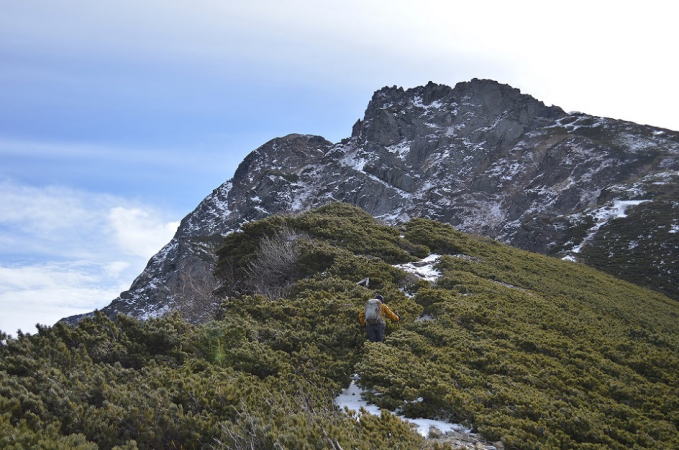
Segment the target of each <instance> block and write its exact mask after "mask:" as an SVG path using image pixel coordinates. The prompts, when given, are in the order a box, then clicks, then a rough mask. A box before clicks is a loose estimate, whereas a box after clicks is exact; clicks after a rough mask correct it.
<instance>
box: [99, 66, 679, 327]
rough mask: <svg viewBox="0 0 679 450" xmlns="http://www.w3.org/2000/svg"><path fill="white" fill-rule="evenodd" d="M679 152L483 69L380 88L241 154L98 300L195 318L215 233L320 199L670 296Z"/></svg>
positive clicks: (631, 127) (673, 135)
mask: <svg viewBox="0 0 679 450" xmlns="http://www.w3.org/2000/svg"><path fill="white" fill-rule="evenodd" d="M678 155H679V133H677V132H673V131H670V130H664V129H660V128H654V127H650V126H645V125H637V124H634V123H631V122H625V121H618V120H614V119H608V118H602V117H595V116H590V115H587V114H583V113H566V112H564V111H563V110H562V109H561V108H559V107H556V106H550V107H548V106H546V105H545V104H544V103H543V102H541V101H539V100H536V99H535V98H533V97H531V96H530V95H527V94H522V93H521V92H520V91H519V90H518V89H515V88H512V87H511V86H508V85H503V84H500V83H498V82H495V81H492V80H479V79H473V80H471V81H468V82H460V83H457V84H456V85H455V87H452V88H451V87H449V86H446V85H441V84H436V83H433V82H430V83H428V84H427V85H425V86H418V87H415V88H410V89H405V90H404V89H403V88H399V87H395V86H392V87H384V88H381V89H379V90H378V91H376V92H375V93H374V94H373V96H372V98H371V100H370V102H369V103H368V106H367V108H366V112H365V114H364V117H363V118H362V119H359V120H358V121H357V122H356V123H355V124H354V126H353V127H352V133H351V136H350V137H348V138H345V139H342V140H340V141H339V142H337V143H331V142H329V141H327V140H326V139H324V138H323V137H321V136H313V135H303V134H290V135H287V136H284V137H281V138H274V139H272V140H270V141H268V142H266V143H265V144H263V145H262V146H260V147H258V148H257V149H255V150H254V151H252V152H251V153H250V154H248V156H246V158H245V159H244V160H243V162H242V163H241V164H240V165H239V166H238V168H237V170H236V171H235V174H234V176H233V178H232V179H231V180H229V181H227V182H225V183H224V184H222V185H221V186H219V187H218V188H216V189H215V190H214V191H213V192H212V193H211V194H209V195H208V196H207V197H206V199H205V200H203V201H202V202H201V203H200V204H199V205H198V206H197V207H196V209H195V210H194V211H193V212H191V213H190V214H188V215H187V216H186V217H185V218H184V219H182V222H181V225H180V227H179V229H178V231H177V234H176V235H175V237H174V238H173V239H172V241H171V242H170V243H169V244H168V245H166V246H165V247H164V248H163V250H161V252H159V253H158V254H157V255H156V256H154V257H153V258H151V260H150V261H149V264H148V265H147V267H146V269H145V270H144V272H142V274H141V275H140V276H139V277H138V278H137V279H136V280H135V281H134V283H133V284H132V286H131V288H130V289H129V290H128V291H126V292H123V293H122V294H121V296H120V297H119V298H118V299H116V300H114V301H113V302H112V304H111V305H109V306H108V307H106V308H104V311H105V312H107V313H110V314H115V313H116V312H123V313H127V314H132V315H134V316H137V317H152V316H154V315H159V314H163V313H166V312H167V311H170V310H179V311H180V312H182V311H183V312H182V314H184V315H185V317H187V318H189V319H190V320H196V321H202V320H207V318H208V317H209V316H210V314H212V312H213V311H214V305H216V303H217V299H216V298H214V297H213V296H212V295H211V294H210V293H209V292H208V290H207V288H217V287H218V286H217V285H216V280H215V279H214V276H213V275H212V272H213V270H214V267H215V266H214V264H215V260H214V256H211V255H212V254H214V252H215V251H216V248H217V247H218V245H219V242H220V240H221V239H222V238H223V236H226V235H228V234H229V233H231V232H233V231H235V230H238V229H240V227H241V226H242V225H243V224H245V223H248V222H250V221H252V220H257V219H261V218H264V217H267V216H269V215H272V214H280V213H288V214H294V213H298V212H301V211H304V210H307V209H310V208H313V207H317V206H320V205H323V204H326V203H329V202H333V201H344V202H348V203H351V204H354V205H357V206H359V207H361V208H363V209H365V210H366V211H368V212H369V213H370V214H372V215H373V216H375V217H377V218H378V219H380V220H382V221H384V222H385V223H392V224H393V223H398V222H404V221H407V220H408V219H410V218H412V217H430V218H432V219H436V220H439V221H442V222H445V223H450V224H452V225H453V226H455V227H457V228H459V229H461V230H463V231H467V232H472V233H479V234H483V235H486V236H489V237H492V238H495V239H499V240H500V241H502V242H506V243H509V244H512V245H515V246H517V247H520V248H524V249H527V250H532V251H537V252H540V253H545V254H550V255H553V256H557V257H562V258H569V259H571V260H578V261H581V262H584V263H587V264H591V265H593V266H594V267H598V268H600V269H603V270H607V271H608V272H609V273H612V274H614V275H616V276H619V277H621V278H627V279H631V280H633V281H636V282H638V283H640V284H643V285H646V286H652V287H654V288H655V289H658V290H660V291H662V292H665V293H666V294H668V295H670V296H673V297H675V298H679V291H678V290H677V287H676V286H674V283H673V281H672V280H673V279H675V278H676V276H679V273H677V269H675V267H679V234H677V233H676V231H674V230H675V228H674V227H679V204H678V203H677V202H676V201H674V200H673V198H676V196H675V194H679V158H678V157H677V156H678ZM620 202H622V203H620ZM636 202H638V203H636ZM621 205H622V206H621ZM616 211H617V213H616ZM641 217H644V220H643V221H642V220H641V219H640V218H641ZM630 230H635V231H634V233H631V234H630ZM648 236H650V237H648ZM633 243H636V246H635V245H634V244H633ZM609 249H610V251H608V250H609ZM651 250H652V251H651ZM607 251H608V252H607ZM639 268H642V271H643V274H642V275H643V276H640V275H639V274H637V273H636V272H638V269H639ZM187 273H188V274H189V275H187ZM196 286H200V287H201V288H200V289H196ZM198 305H200V307H199V306H198ZM210 305H212V306H210ZM195 311H205V313H196V312H195Z"/></svg>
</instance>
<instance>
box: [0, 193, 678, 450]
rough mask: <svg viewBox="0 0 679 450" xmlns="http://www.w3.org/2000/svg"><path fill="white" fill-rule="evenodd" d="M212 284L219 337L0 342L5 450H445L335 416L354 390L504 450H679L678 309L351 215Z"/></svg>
mask: <svg viewBox="0 0 679 450" xmlns="http://www.w3.org/2000/svg"><path fill="white" fill-rule="evenodd" d="M432 253H434V254H432ZM437 255H438V256H437ZM422 259H425V260H426V262H427V264H428V265H429V266H431V264H432V261H436V262H435V263H434V264H433V267H431V268H430V269H428V270H425V269H423V267H424V265H422V264H421V263H419V262H418V261H421V260H422ZM217 267H218V270H217V277H218V279H219V280H220V281H222V282H223V285H222V292H221V294H220V295H228V297H225V299H224V302H223V304H222V307H221V308H220V314H219V315H220V319H219V320H217V321H212V322H208V323H205V324H202V325H198V326H194V325H190V324H187V323H186V322H183V321H181V320H178V318H177V317H176V316H174V315H168V316H166V317H164V318H160V319H151V320H147V321H143V322H142V321H137V320H135V319H132V318H129V317H125V316H120V318H119V319H118V320H116V321H111V320H109V319H107V318H106V317H105V316H104V315H103V314H99V315H96V316H95V317H93V318H92V319H88V320H84V321H82V322H81V323H80V324H79V325H78V326H76V327H69V326H65V325H63V324H58V325H57V326H55V327H53V328H51V329H46V328H43V329H41V330H40V332H39V333H38V335H36V336H20V337H19V338H18V339H16V340H13V339H6V338H4V337H0V342H4V344H3V345H0V379H2V383H0V411H2V414H0V421H1V423H2V426H1V427H0V445H1V446H3V447H8V446H9V445H11V444H14V445H17V446H18V447H21V446H23V447H31V446H36V445H37V444H36V442H38V440H39V439H40V438H49V439H50V442H61V443H62V445H63V446H64V447H71V448H73V447H77V445H80V448H93V446H94V445H95V444H96V445H99V446H101V447H105V448H111V447H113V446H114V445H126V446H127V447H126V448H134V447H133V445H138V446H139V447H142V448H179V447H183V448H201V446H203V448H204V447H207V448H281V447H282V448H306V447H308V446H311V447H322V448H333V449H336V448H365V449H368V448H385V449H386V448H436V447H434V445H435V443H436V441H434V440H424V439H422V437H420V436H418V435H417V434H416V433H415V432H414V431H413V430H411V429H410V428H409V425H408V424H406V423H404V422H403V421H401V420H400V419H398V418H397V417H394V416H392V415H390V414H387V413H384V414H382V417H380V418H378V417H375V416H371V415H368V414H364V415H362V416H361V417H360V420H355V419H354V418H353V417H351V416H349V415H347V414H345V413H343V412H342V411H339V410H338V409H337V408H335V407H334V406H333V399H334V398H335V396H336V395H337V394H338V393H339V392H340V391H341V389H342V388H344V387H346V386H347V385H349V382H350V379H351V375H352V374H354V373H357V374H358V377H359V378H360V381H359V384H360V385H361V386H362V387H363V388H364V389H365V391H366V395H367V400H368V401H370V402H371V403H374V404H377V405H378V406H380V407H382V408H384V409H385V410H387V411H399V412H400V414H402V415H405V416H408V417H420V418H430V419H440V420H445V421H449V422H459V423H462V424H464V425H465V426H468V427H471V428H472V429H473V430H474V431H475V432H477V433H479V434H480V436H481V437H482V438H483V439H485V441H486V442H496V444H494V445H495V446H496V448H497V447H500V444H499V443H497V441H498V440H499V441H502V444H503V445H504V447H505V448H507V449H517V448H521V449H537V448H589V449H595V448H602V449H603V448H613V449H627V448H675V447H677V446H679V431H678V427H679V415H678V411H679V395H678V393H679V378H678V376H677V374H679V328H678V327H677V318H679V304H677V302H676V301H673V300H671V299H669V298H667V297H665V296H663V295H662V294H659V293H657V292H653V291H649V290H646V289H644V288H640V287H638V286H636V285H633V284H630V283H627V282H624V281H620V280H618V279H615V278H613V277H612V276H610V275H607V274H604V273H602V272H599V271H596V270H594V269H592V268H589V267H587V266H585V265H581V264H574V263H571V262H567V261H562V260H559V259H556V258H551V257H546V256H542V255H538V254H534V253H529V252H526V251H523V250H519V249H516V248H512V247H509V246H505V245H503V244H500V243H497V242H496V241H493V240H490V239H487V238H481V237H475V236H471V235H467V234H464V233H461V232H459V231H456V230H454V229H453V228H452V227H450V226H449V225H446V224H442V223H439V222H435V221H431V220H428V219H421V218H420V219H414V220H412V221H409V222H407V223H405V224H403V225H402V226H400V227H399V228H394V227H389V226H385V225H382V224H380V223H378V222H376V221H375V220H374V219H373V218H372V217H371V216H370V215H369V214H367V213H365V212H364V211H361V210H359V209H357V208H354V207H352V206H350V205H347V204H331V205H327V206H325V207H323V208H321V209H318V210H314V211H311V212H308V213H305V214H302V215H297V216H294V217H293V216H274V217H269V218H267V219H264V220H260V221H254V222H250V223H248V224H246V225H244V226H243V229H242V231H240V232H235V233H232V234H230V235H229V236H228V237H227V238H226V239H225V240H224V244H223V245H222V246H221V247H220V250H219V257H218V265H217ZM263 267H266V268H268V269H269V270H268V271H267V272H266V274H267V276H266V277H261V276H257V274H258V273H259V271H260V270H261V269H262V268H263ZM415 268H419V269H421V270H420V273H423V274H425V275H426V278H427V279H426V280H425V279H424V278H421V277H418V276H416V275H414V274H413V273H412V272H417V270H414V269H415ZM253 275H254V276H253ZM365 276H368V277H370V284H369V286H370V289H367V288H365V287H362V286H358V285H357V284H356V281H357V280H359V279H362V278H364V277H365ZM272 288H277V289H272ZM377 292H379V293H381V294H382V295H384V297H385V299H386V301H387V302H388V304H389V306H390V307H391V308H392V309H394V310H395V311H397V312H398V314H399V315H400V316H401V318H402V321H401V323H400V324H391V323H390V324H389V327H388V332H387V339H386V341H385V342H384V343H366V342H364V337H363V331H362V329H361V328H360V327H359V325H358V324H357V321H356V317H357V313H358V312H359V311H360V310H361V308H362V307H363V304H364V302H365V301H366V300H367V299H368V298H370V297H371V296H372V295H374V294H375V293H377ZM260 293H264V294H266V295H267V296H265V295H262V294H260ZM3 339H4V341H3ZM354 378H356V377H354ZM132 440H134V441H135V443H132V442H131V441H132ZM66 442H68V444H66ZM76 444H77V445H76ZM88 445H89V446H90V447H87V446H88ZM438 448H440V447H438ZM487 448H490V446H489V445H487Z"/></svg>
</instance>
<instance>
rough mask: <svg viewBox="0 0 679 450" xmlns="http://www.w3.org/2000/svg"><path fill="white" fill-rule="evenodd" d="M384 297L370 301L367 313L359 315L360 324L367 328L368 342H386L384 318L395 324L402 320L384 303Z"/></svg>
mask: <svg viewBox="0 0 679 450" xmlns="http://www.w3.org/2000/svg"><path fill="white" fill-rule="evenodd" d="M382 300H383V298H382V296H381V295H376V296H375V298H372V299H370V300H368V302H367V303H366V304H365V311H361V312H359V313H358V322H359V323H360V324H361V326H364V327H366V331H367V332H368V340H369V341H370V342H382V341H383V340H384V329H385V328H386V324H385V323H384V316H387V317H388V318H390V319H391V320H393V321H394V322H398V321H399V320H401V319H400V318H399V317H398V316H397V315H396V314H395V313H394V311H392V310H391V309H390V308H389V307H388V306H387V305H385V304H384V303H382Z"/></svg>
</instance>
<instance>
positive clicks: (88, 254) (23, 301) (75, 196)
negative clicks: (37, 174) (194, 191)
mask: <svg viewBox="0 0 679 450" xmlns="http://www.w3.org/2000/svg"><path fill="white" fill-rule="evenodd" d="M178 225H179V222H177V221H172V220H168V217H167V214H165V213H163V212H162V211H158V210H157V209H154V208H152V207H149V206H148V205H143V204H140V203H139V202H135V201H132V200H130V199H125V198H121V197H117V196H113V195H108V194H100V193H93V192H87V191H82V190H76V189H70V188H64V187H59V186H45V187H36V186H27V185H23V184H20V183H17V182H13V181H8V180H5V181H3V182H0V310H1V311H2V314H1V315H0V329H1V330H3V331H9V332H14V331H16V330H17V329H21V330H23V331H24V332H31V331H34V328H33V327H34V325H35V324H36V323H42V324H47V325H52V324H53V323H54V322H56V321H57V320H59V319H60V318H62V317H64V316H67V315H72V314H78V313H82V312H87V311H91V310H93V309H95V308H100V307H103V306H105V305H106V304H108V303H109V302H110V301H111V300H112V299H113V298H115V297H116V296H117V295H118V294H119V293H120V292H121V291H122V290H124V289H126V288H127V287H129V284H130V283H131V281H132V280H133V278H134V277H135V276H136V275H137V274H138V273H139V272H140V271H141V270H142V269H143V267H144V265H145V264H146V262H147V260H148V258H150V257H151V256H152V255H153V254H154V253H155V252H157V251H158V250H159V249H160V248H161V247H162V246H163V245H164V244H166V243H167V242H168V241H169V240H170V239H171V237H172V235H173V234H174V232H175V231H176V229H177V226H178Z"/></svg>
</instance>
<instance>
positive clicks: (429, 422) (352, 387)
mask: <svg viewBox="0 0 679 450" xmlns="http://www.w3.org/2000/svg"><path fill="white" fill-rule="evenodd" d="M351 378H352V380H351V383H350V384H349V387H347V388H346V389H344V390H342V392H340V394H339V395H338V396H337V397H336V398H335V404H336V405H337V406H338V407H339V408H340V409H342V410H344V408H347V409H348V410H350V411H355V412H356V413H357V414H358V415H359V416H360V414H361V411H360V410H361V408H363V409H364V410H365V411H366V412H367V413H368V414H372V415H373V416H379V415H380V408H379V407H378V406H377V405H373V404H371V403H368V402H367V401H365V400H364V399H363V393H364V392H365V390H364V389H362V388H361V387H359V386H358V384H356V382H357V381H359V380H360V377H359V376H358V374H354V375H352V377H351ZM422 401H424V399H422V398H421V397H420V398H418V399H417V400H414V401H413V402H411V403H418V402H422ZM389 412H390V413H391V414H394V415H395V416H396V417H398V418H399V419H401V420H403V421H404V422H409V423H412V424H414V425H415V426H416V427H417V432H418V433H419V434H420V435H421V436H423V437H427V436H429V429H430V428H431V427H436V428H438V429H439V430H441V431H442V432H443V433H447V432H449V431H457V432H463V433H470V432H471V429H469V428H466V427H465V426H464V425H462V424H459V423H450V422H445V421H442V420H433V419H424V418H416V419H411V418H410V417H405V416H403V415H401V414H396V413H395V412H393V411H389Z"/></svg>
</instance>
